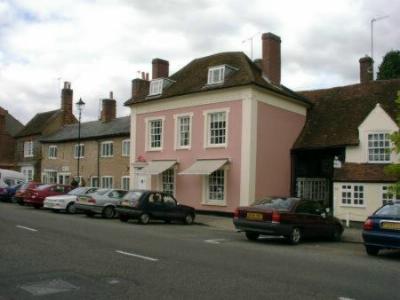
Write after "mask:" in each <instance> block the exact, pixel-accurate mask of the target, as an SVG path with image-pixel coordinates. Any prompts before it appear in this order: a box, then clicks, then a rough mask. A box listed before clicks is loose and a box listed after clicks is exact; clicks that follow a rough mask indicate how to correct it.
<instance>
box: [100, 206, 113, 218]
mask: <svg viewBox="0 0 400 300" xmlns="http://www.w3.org/2000/svg"><path fill="white" fill-rule="evenodd" d="M101 216H102V217H103V218H105V219H111V218H112V217H114V216H115V209H114V207H112V206H106V207H105V208H104V209H103V212H102V213H101Z"/></svg>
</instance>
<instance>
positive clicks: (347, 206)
mask: <svg viewBox="0 0 400 300" xmlns="http://www.w3.org/2000/svg"><path fill="white" fill-rule="evenodd" d="M339 207H344V208H367V207H366V206H365V205H350V204H347V205H346V204H341V205H339Z"/></svg>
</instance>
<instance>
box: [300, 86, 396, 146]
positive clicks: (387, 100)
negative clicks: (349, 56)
mask: <svg viewBox="0 0 400 300" xmlns="http://www.w3.org/2000/svg"><path fill="white" fill-rule="evenodd" d="M398 90H400V79H393V80H379V81H371V82H369V83H364V84H355V85H349V86H343V87H335V88H331V89H323V90H314V91H304V92H300V93H301V94H302V95H303V96H305V97H307V98H308V99H310V100H311V101H312V102H313V103H314V105H313V107H312V108H310V110H309V112H308V115H307V121H306V124H305V126H304V129H303V131H302V132H301V134H300V136H299V138H298V139H297V141H296V143H295V145H294V148H295V149H313V148H327V147H338V146H345V145H357V144H358V143H359V140H358V126H359V125H360V124H361V123H362V122H363V121H364V119H365V118H366V117H367V116H368V114H369V113H370V112H371V111H372V110H373V109H374V108H375V106H376V104H377V103H380V105H381V106H382V108H383V109H384V110H385V111H386V112H387V113H388V114H389V115H390V116H391V117H392V118H393V120H396V112H397V108H396V103H395V99H396V97H397V91H398Z"/></svg>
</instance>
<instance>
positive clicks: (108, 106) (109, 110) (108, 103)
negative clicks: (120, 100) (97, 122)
mask: <svg viewBox="0 0 400 300" xmlns="http://www.w3.org/2000/svg"><path fill="white" fill-rule="evenodd" d="M116 116H117V101H115V100H114V98H113V92H110V98H109V99H103V100H102V109H101V117H100V119H101V121H102V122H103V123H107V122H110V121H112V120H114V119H115V118H116Z"/></svg>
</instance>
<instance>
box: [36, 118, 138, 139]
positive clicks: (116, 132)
mask: <svg viewBox="0 0 400 300" xmlns="http://www.w3.org/2000/svg"><path fill="white" fill-rule="evenodd" d="M129 133H130V116H126V117H121V118H116V119H114V120H112V121H110V122H107V123H103V122H101V121H92V122H85V123H81V139H82V140H85V139H94V138H101V137H111V136H122V135H129ZM77 139H78V124H71V125H67V126H65V127H63V128H62V129H60V130H59V131H57V132H55V133H53V134H51V135H48V136H45V137H42V139H41V142H45V143H46V142H47V143H52V142H66V141H73V140H77Z"/></svg>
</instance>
